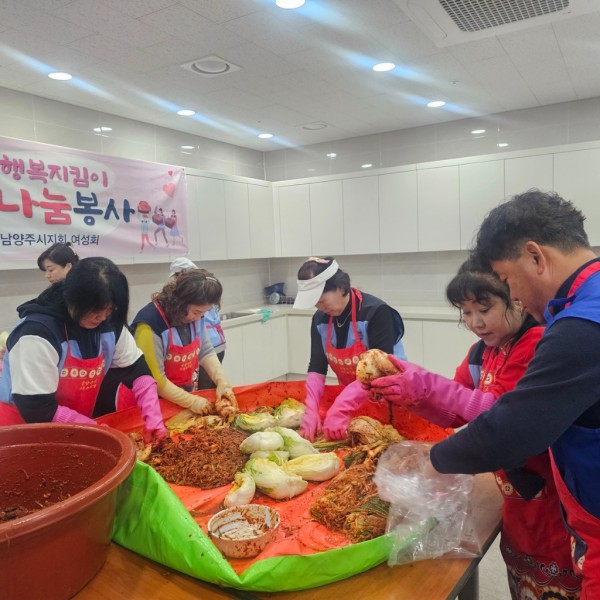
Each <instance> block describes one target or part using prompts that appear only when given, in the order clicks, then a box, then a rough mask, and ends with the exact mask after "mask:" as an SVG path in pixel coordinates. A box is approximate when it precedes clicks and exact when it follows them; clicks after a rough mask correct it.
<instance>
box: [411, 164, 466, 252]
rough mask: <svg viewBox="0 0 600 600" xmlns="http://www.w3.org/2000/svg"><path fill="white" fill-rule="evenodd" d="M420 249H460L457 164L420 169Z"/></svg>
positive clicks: (418, 176)
mask: <svg viewBox="0 0 600 600" xmlns="http://www.w3.org/2000/svg"><path fill="white" fill-rule="evenodd" d="M417 183H418V201H419V251H420V252H428V251H435V250H459V249H460V212H459V211H460V202H459V172H458V166H449V167H434V168H431V169H419V170H418V172H417Z"/></svg>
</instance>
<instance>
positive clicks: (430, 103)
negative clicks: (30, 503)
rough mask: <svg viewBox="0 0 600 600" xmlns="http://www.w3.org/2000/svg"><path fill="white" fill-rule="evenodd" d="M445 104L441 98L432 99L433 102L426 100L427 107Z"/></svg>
mask: <svg viewBox="0 0 600 600" xmlns="http://www.w3.org/2000/svg"><path fill="white" fill-rule="evenodd" d="M444 104H446V103H445V102H444V101H443V100H434V101H433V102H428V103H427V106H428V107H429V108H439V107H440V106H444Z"/></svg>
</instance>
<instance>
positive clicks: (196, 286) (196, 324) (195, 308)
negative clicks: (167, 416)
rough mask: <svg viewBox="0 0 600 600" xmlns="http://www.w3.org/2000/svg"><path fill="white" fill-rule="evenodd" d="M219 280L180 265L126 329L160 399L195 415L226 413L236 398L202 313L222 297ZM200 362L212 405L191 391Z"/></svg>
mask: <svg viewBox="0 0 600 600" xmlns="http://www.w3.org/2000/svg"><path fill="white" fill-rule="evenodd" d="M222 292H223V288H222V286H221V283H220V281H219V280H218V279H217V278H216V277H215V276H214V275H213V274H212V273H209V272H208V271H206V270H204V269H185V270H184V271H182V272H181V273H179V274H178V275H177V276H176V277H172V278H170V279H169V281H168V282H167V283H166V284H165V285H164V287H163V289H162V290H161V291H160V292H157V293H155V294H154V295H153V296H152V302H150V303H149V304H147V305H146V306H145V307H144V308H142V309H141V310H140V311H139V312H138V314H137V315H136V317H135V318H134V319H133V321H132V324H131V328H132V330H133V332H134V337H135V340H136V342H137V344H138V346H139V347H140V348H141V350H142V352H143V353H144V355H145V357H146V360H147V361H148V365H149V367H150V370H151V372H152V374H153V376H154V378H155V379H156V381H157V383H158V393H159V394H160V396H161V397H162V398H165V399H166V400H170V401H171V402H173V403H175V404H177V405H179V406H182V407H183V408H189V409H190V410H192V411H193V412H195V413H198V414H202V415H204V414H209V413H211V412H213V408H216V411H217V413H218V414H220V415H221V416H223V417H230V416H231V415H233V414H234V413H235V412H237V408H238V407H237V400H236V398H235V394H234V393H233V389H232V387H231V385H230V384H229V381H228V379H227V376H226V374H225V371H224V369H223V367H222V365H221V363H220V362H219V359H218V358H217V354H216V352H215V350H214V348H213V345H212V344H211V343H210V339H209V336H208V332H207V329H206V324H205V321H204V318H203V316H204V314H205V313H206V312H207V311H209V310H210V309H211V308H212V306H213V305H215V304H216V305H218V304H219V303H220V301H221V294H222ZM199 364H200V365H201V366H202V367H203V368H204V369H205V370H206V372H207V373H208V375H209V377H210V378H211V380H212V381H213V382H214V383H215V385H216V402H215V404H214V406H213V404H212V403H211V402H210V401H209V400H207V399H206V398H203V397H202V396H198V395H196V394H192V393H191V392H192V390H193V388H194V376H195V373H196V371H197V369H198V365H199Z"/></svg>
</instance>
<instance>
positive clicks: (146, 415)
mask: <svg viewBox="0 0 600 600" xmlns="http://www.w3.org/2000/svg"><path fill="white" fill-rule="evenodd" d="M131 389H132V390H133V394H134V396H135V401H136V402H137V405H138V406H139V407H140V410H141V411H142V419H144V442H145V443H146V444H148V443H150V442H152V444H153V445H154V444H156V443H158V442H159V441H160V440H162V439H163V438H164V437H167V428H166V427H165V423H164V421H163V416H162V413H161V412H160V403H159V401H158V392H157V391H156V380H155V379H154V377H151V376H150V375H142V376H141V377H138V378H137V379H136V380H135V381H134V382H133V386H132V387H131Z"/></svg>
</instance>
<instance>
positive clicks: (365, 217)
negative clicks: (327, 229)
mask: <svg viewBox="0 0 600 600" xmlns="http://www.w3.org/2000/svg"><path fill="white" fill-rule="evenodd" d="M342 189H343V198H344V215H343V220H344V247H345V254H377V253H379V178H378V177H377V176H372V177H354V178H350V179H344V180H343V186H342ZM331 225H332V226H337V224H334V223H332V224H331Z"/></svg>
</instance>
